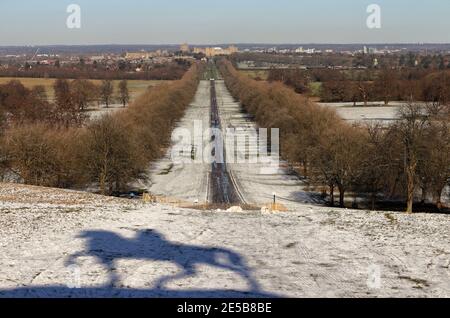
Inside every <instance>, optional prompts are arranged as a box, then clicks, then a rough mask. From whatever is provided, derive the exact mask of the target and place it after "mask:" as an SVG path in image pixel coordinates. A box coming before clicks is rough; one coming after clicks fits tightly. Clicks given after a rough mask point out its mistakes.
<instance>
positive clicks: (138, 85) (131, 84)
mask: <svg viewBox="0 0 450 318" xmlns="http://www.w3.org/2000/svg"><path fill="white" fill-rule="evenodd" d="M11 80H17V81H20V82H22V84H23V85H24V86H25V87H27V88H32V87H33V86H36V85H42V86H44V87H45V89H46V91H47V96H48V97H49V99H50V100H52V99H53V96H54V93H53V84H54V83H55V81H56V79H53V78H27V77H0V85H2V84H5V83H7V82H9V81H11ZM91 81H92V82H93V83H95V84H96V85H98V84H100V83H101V80H91ZM113 82H114V88H115V89H116V90H117V87H118V85H119V82H120V81H119V80H114V81H113ZM169 82H170V81H153V80H152V81H143V80H129V81H128V89H129V91H130V96H131V99H134V98H136V97H137V96H139V95H140V94H142V93H143V92H144V91H145V90H146V89H147V88H148V87H153V86H157V85H160V84H162V83H169Z"/></svg>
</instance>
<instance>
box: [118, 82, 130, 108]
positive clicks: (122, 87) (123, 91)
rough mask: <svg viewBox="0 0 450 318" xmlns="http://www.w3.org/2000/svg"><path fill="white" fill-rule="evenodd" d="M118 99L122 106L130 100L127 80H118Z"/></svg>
mask: <svg viewBox="0 0 450 318" xmlns="http://www.w3.org/2000/svg"><path fill="white" fill-rule="evenodd" d="M118 99H119V100H120V101H121V102H122V105H123V107H125V106H126V105H127V104H128V102H129V101H130V93H129V91H128V82H127V80H122V81H120V82H119V96H118Z"/></svg>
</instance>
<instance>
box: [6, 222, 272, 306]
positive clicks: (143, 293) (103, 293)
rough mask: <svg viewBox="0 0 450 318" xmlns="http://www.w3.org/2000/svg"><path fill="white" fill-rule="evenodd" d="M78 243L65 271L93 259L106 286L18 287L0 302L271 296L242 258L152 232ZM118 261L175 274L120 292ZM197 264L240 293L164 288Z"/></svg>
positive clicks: (102, 234)
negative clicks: (234, 283) (165, 266)
mask: <svg viewBox="0 0 450 318" xmlns="http://www.w3.org/2000/svg"><path fill="white" fill-rule="evenodd" d="M79 238H83V239H85V240H86V249H85V251H81V252H78V253H76V254H73V255H71V256H69V257H68V259H67V260H66V262H65V265H66V266H68V267H69V266H72V265H76V263H77V259H78V258H79V257H94V258H95V259H96V260H97V262H98V263H99V264H102V265H103V266H105V268H106V269H107V270H108V275H109V277H108V280H109V282H108V283H107V284H105V285H103V286H101V287H93V288H69V287H65V286H45V287H44V286H42V287H39V286H37V287H23V288H18V289H11V290H0V297H46V298H47V297H48V298H52V297H168V298H189V297H194V298H196V297H234V298H236V297H243V298H244V297H276V296H275V295H270V294H266V293H264V292H263V291H261V289H260V286H259V284H258V282H257V281H256V280H255V279H254V278H253V276H252V273H251V270H250V268H249V267H248V266H247V265H246V263H245V260H244V258H243V257H242V256H241V255H239V254H238V253H236V252H233V251H231V250H228V249H224V248H214V247H200V246H194V245H185V244H178V243H172V242H170V241H168V240H166V239H165V237H164V236H163V235H162V234H160V233H159V232H157V231H155V230H144V231H139V232H138V233H137V235H136V237H135V238H132V239H127V238H123V237H121V236H119V235H117V234H115V233H113V232H108V231H87V232H83V233H82V234H81V235H80V236H79ZM121 259H132V260H147V261H162V262H171V263H174V264H175V265H177V266H178V267H179V268H180V269H181V271H180V272H179V273H177V274H175V275H167V276H162V277H160V278H159V279H158V280H157V281H156V283H155V285H154V286H153V288H151V289H129V288H122V287H121V280H120V277H119V275H118V274H117V272H116V271H115V268H116V262H117V261H118V260H121ZM198 265H208V266H212V267H215V268H219V269H223V270H228V271H231V272H233V273H235V274H237V275H239V276H240V277H241V278H242V279H243V280H245V281H246V282H247V284H248V286H249V289H248V290H246V291H236V290H218V289H216V290H184V291H183V290H169V289H166V288H165V285H166V284H167V283H169V282H171V281H176V280H180V279H184V278H188V277H195V276H196V275H197V270H196V267H197V266H198Z"/></svg>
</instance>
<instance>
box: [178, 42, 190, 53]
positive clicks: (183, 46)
mask: <svg viewBox="0 0 450 318" xmlns="http://www.w3.org/2000/svg"><path fill="white" fill-rule="evenodd" d="M180 51H181V52H183V53H188V52H190V51H191V49H190V48H189V45H188V44H187V43H184V44H181V46H180Z"/></svg>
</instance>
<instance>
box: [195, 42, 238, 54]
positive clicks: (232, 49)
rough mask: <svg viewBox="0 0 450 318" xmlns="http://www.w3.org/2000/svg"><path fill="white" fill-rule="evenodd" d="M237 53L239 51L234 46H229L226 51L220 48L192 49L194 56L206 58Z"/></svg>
mask: <svg viewBox="0 0 450 318" xmlns="http://www.w3.org/2000/svg"><path fill="white" fill-rule="evenodd" d="M237 52H239V49H238V48H237V47H236V46H233V45H232V46H229V47H228V48H226V49H223V48H221V47H206V48H198V47H196V48H194V53H196V54H204V55H206V56H207V57H213V56H220V55H231V54H234V53H237Z"/></svg>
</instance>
